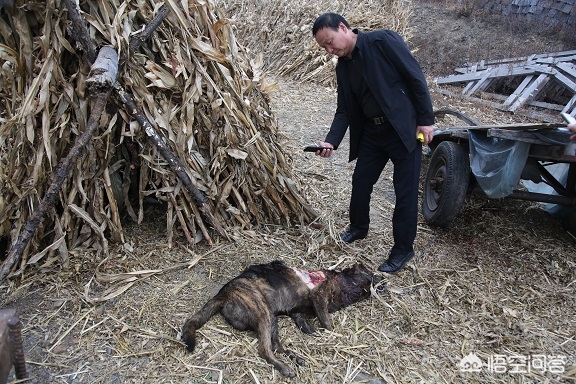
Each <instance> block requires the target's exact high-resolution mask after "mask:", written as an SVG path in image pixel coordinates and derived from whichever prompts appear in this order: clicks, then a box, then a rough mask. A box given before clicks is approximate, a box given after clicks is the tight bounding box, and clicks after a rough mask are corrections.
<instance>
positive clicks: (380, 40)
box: [312, 13, 434, 273]
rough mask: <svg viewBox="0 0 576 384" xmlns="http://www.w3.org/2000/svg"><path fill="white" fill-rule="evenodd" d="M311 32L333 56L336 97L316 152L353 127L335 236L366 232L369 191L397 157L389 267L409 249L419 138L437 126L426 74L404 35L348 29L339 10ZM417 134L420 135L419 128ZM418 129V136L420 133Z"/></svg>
mask: <svg viewBox="0 0 576 384" xmlns="http://www.w3.org/2000/svg"><path fill="white" fill-rule="evenodd" d="M312 34H313V35H314V38H315V39H316V42H317V43H318V44H319V45H320V46H321V47H322V48H324V49H325V50H326V52H328V53H330V54H333V55H336V56H338V65H337V66H336V78H337V81H338V105H337V108H336V113H335V115H334V120H333V121H332V125H331V126H330V131H329V132H328V134H327V136H326V138H325V139H324V141H323V142H320V146H321V147H324V148H326V149H323V150H320V151H317V152H316V155H318V156H322V157H329V156H330V155H332V152H333V150H334V149H337V148H338V146H339V145H340V143H341V141H342V139H343V138H344V135H345V133H346V130H347V129H348V127H350V157H349V161H353V160H356V167H355V168H354V174H353V176H352V195H351V198H350V225H349V227H348V229H347V230H346V231H344V232H343V233H342V234H341V235H340V237H341V239H342V241H344V242H346V243H351V242H353V241H355V240H358V239H363V238H365V237H366V236H367V235H368V227H369V225H370V196H371V194H372V190H373V187H374V184H375V183H376V181H378V178H379V177H380V174H381V173H382V171H383V170H384V167H385V166H386V163H387V162H388V160H391V161H392V163H393V164H394V176H393V183H394V192H395V194H396V204H395V207H394V215H393V218H392V227H393V235H394V246H393V247H392V249H391V250H390V253H389V255H388V259H387V260H386V261H385V262H384V263H383V264H382V265H380V267H379V268H378V270H380V271H382V272H387V273H394V272H397V271H399V270H400V269H402V268H403V267H404V265H405V264H406V263H407V262H408V261H409V260H410V259H411V258H412V257H413V256H414V248H413V244H414V239H415V237H416V227H417V221H418V186H419V177H420V164H421V159H422V144H424V145H426V144H428V143H429V142H430V141H431V140H432V137H433V134H434V127H433V125H434V113H433V109H432V101H431V99H430V93H429V91H428V85H427V83H426V78H425V76H424V74H423V73H422V69H421V68H420V65H419V64H418V62H417V61H416V59H415V58H414V57H413V56H412V54H411V52H410V50H409V48H408V46H407V45H406V43H405V42H404V40H403V39H402V37H401V36H400V35H399V34H398V33H396V32H394V31H390V30H379V31H373V32H367V33H363V32H361V31H358V30H357V29H354V30H352V29H351V28H350V25H349V24H348V22H347V21H346V20H345V19H344V18H343V17H342V16H341V15H338V14H336V13H326V14H323V15H321V16H320V17H318V18H317V19H316V21H315V22H314V26H313V28H312ZM420 134H421V135H420ZM418 136H420V141H419V140H418V139H417V137H418Z"/></svg>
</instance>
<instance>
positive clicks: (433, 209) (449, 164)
mask: <svg viewBox="0 0 576 384" xmlns="http://www.w3.org/2000/svg"><path fill="white" fill-rule="evenodd" d="M469 182H470V158H469V156H468V151H467V150H466V149H465V148H464V147H463V146H462V145H460V144H457V143H455V142H452V141H443V142H441V143H440V144H438V146H437V147H436V149H434V152H432V157H431V158H430V163H429V165H428V170H427V172H426V180H425V183H424V197H423V201H422V215H423V216H424V220H426V223H428V224H429V225H431V226H435V227H441V228H447V227H449V226H450V225H451V224H452V222H453V221H454V219H456V216H458V213H459V212H460V210H461V209H462V206H463V205H464V199H465V198H466V193H467V191H468V183H469Z"/></svg>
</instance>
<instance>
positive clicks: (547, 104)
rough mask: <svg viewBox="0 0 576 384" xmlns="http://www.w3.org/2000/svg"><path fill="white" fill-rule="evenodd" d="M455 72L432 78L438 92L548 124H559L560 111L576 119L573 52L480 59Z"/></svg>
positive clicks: (574, 59) (575, 58)
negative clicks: (458, 88) (489, 59)
mask: <svg viewBox="0 0 576 384" xmlns="http://www.w3.org/2000/svg"><path fill="white" fill-rule="evenodd" d="M455 72H456V74H453V75H449V76H445V77H438V78H436V79H435V83H436V85H437V87H438V91H439V92H440V93H443V94H446V95H450V96H457V97H461V98H465V99H469V100H474V101H477V102H480V103H482V104H484V105H489V106H491V107H494V108H497V109H500V110H503V111H508V112H511V113H516V114H519V115H525V116H529V117H532V118H537V119H540V120H543V121H545V122H550V123H554V122H558V121H562V120H561V118H560V112H566V113H568V114H570V115H572V116H575V117H576V51H564V52H554V53H547V54H541V55H531V56H527V57H517V58H509V59H500V60H492V61H484V60H483V61H480V62H477V63H470V64H467V65H466V66H464V67H461V68H456V69H455ZM447 86H449V88H450V89H448V88H447ZM454 87H461V88H462V90H461V91H460V92H457V91H454Z"/></svg>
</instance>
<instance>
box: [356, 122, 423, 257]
mask: <svg viewBox="0 0 576 384" xmlns="http://www.w3.org/2000/svg"><path fill="white" fill-rule="evenodd" d="M414 134H416V129H414ZM414 140H416V138H414ZM388 160H392V163H393V164H394V175H393V184H394V192H395V194H396V204H395V206H394V215H393V216H392V231H393V236H394V246H393V247H392V250H391V254H405V253H407V252H411V251H413V250H414V249H413V244H414V239H415V238H416V227H417V223H418V187H419V180H420V163H421V160H422V146H421V145H417V146H416V149H415V150H414V151H412V152H408V150H407V149H406V147H405V146H404V144H403V143H402V140H401V139H400V137H399V136H398V134H397V133H396V131H395V130H394V128H393V127H392V126H391V125H390V124H382V125H373V124H366V125H365V127H364V132H363V135H362V139H361V141H360V150H359V155H358V159H357V160H356V167H355V168H354V174H353V175H352V196H351V198H350V227H351V228H355V229H360V230H368V227H369V226H370V196H371V194H372V190H373V189H374V184H376V182H377V181H378V178H379V177H380V174H381V173H382V171H383V170H384V167H385V166H386V163H388Z"/></svg>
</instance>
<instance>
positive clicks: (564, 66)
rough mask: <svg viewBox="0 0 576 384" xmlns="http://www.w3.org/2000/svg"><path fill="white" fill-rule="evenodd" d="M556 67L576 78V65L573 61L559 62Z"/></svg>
mask: <svg viewBox="0 0 576 384" xmlns="http://www.w3.org/2000/svg"><path fill="white" fill-rule="evenodd" d="M574 61H576V58H575V59H574ZM556 68H558V69H560V70H561V71H563V72H565V73H566V74H567V75H569V76H570V77H573V78H574V79H576V65H574V64H572V63H558V64H556Z"/></svg>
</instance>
